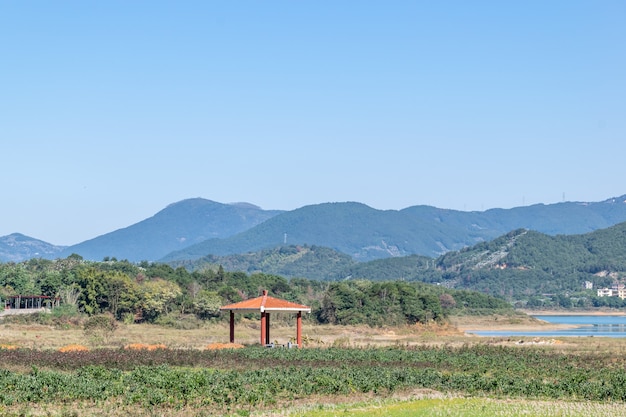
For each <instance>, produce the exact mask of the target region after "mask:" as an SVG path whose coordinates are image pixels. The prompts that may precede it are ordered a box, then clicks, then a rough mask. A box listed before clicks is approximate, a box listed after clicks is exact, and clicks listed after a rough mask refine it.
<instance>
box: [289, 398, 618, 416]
mask: <svg viewBox="0 0 626 417" xmlns="http://www.w3.org/2000/svg"><path fill="white" fill-rule="evenodd" d="M625 413H626V407H625V406H624V405H623V404H602V403H590V402H572V401H532V400H519V399H515V400H511V399H508V400H499V399H490V398H430V399H419V400H409V401H400V402H389V401H387V402H380V403H373V402H371V403H363V404H353V405H348V406H346V405H344V406H336V407H332V408H327V409H321V410H312V409H310V410H300V411H294V412H293V413H292V414H290V415H291V416H306V417H336V416H337V417H338V416H346V415H349V416H353V417H359V416H363V417H366V416H367V417H377V416H380V417H383V416H386V417H422V416H423V417H491V416H500V417H528V416H533V417H622V416H624V414H625Z"/></svg>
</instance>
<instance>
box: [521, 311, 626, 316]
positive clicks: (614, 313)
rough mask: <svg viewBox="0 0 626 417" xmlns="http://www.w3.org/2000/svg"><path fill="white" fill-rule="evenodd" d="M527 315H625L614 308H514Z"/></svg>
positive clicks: (625, 314)
mask: <svg viewBox="0 0 626 417" xmlns="http://www.w3.org/2000/svg"><path fill="white" fill-rule="evenodd" d="M516 311H519V312H520V313H524V314H526V315H528V316H626V311H614V310H608V311H607V310H575V311H569V310H516Z"/></svg>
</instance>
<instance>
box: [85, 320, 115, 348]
mask: <svg viewBox="0 0 626 417" xmlns="http://www.w3.org/2000/svg"><path fill="white" fill-rule="evenodd" d="M83 330H84V331H85V335H87V336H89V337H92V338H97V339H101V340H103V341H104V342H106V341H107V340H108V339H109V337H111V336H112V335H113V333H114V332H115V330H117V321H116V320H115V317H113V316H112V315H110V314H101V315H97V316H91V317H89V318H88V319H87V321H86V322H85V325H84V326H83Z"/></svg>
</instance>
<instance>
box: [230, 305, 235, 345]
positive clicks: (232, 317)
mask: <svg viewBox="0 0 626 417" xmlns="http://www.w3.org/2000/svg"><path fill="white" fill-rule="evenodd" d="M230 343H235V313H234V312H233V310H230Z"/></svg>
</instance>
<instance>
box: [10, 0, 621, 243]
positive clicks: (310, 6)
mask: <svg viewBox="0 0 626 417" xmlns="http://www.w3.org/2000/svg"><path fill="white" fill-rule="evenodd" d="M625 22H626V2H624V1H623V0H618V1H610V0H602V1H592V0H589V1H576V0H563V1H558V0H554V1H544V0H541V1H516V2H513V1H465V0H463V1H419V0H412V1H363V0H358V1H309V2H303V1H209V0H202V1H155V0H150V1H114V0H107V1H99V2H95V1H91V2H90V1H82V0H81V1H47V0H46V1H43V0H42V1H22V0H0V146H1V148H0V149H1V150H2V151H1V161H2V162H1V164H0V178H1V181H2V182H1V184H2V200H1V204H0V236H4V235H7V234H10V233H13V232H19V233H23V234H26V235H28V236H31V237H35V238H38V239H42V240H45V241H47V242H50V243H54V244H59V245H68V244H74V243H79V242H81V241H83V240H86V239H90V238H93V237H96V236H98V235H101V234H104V233H107V232H110V231H113V230H115V229H119V228H122V227H126V226H129V225H131V224H134V223H136V222H138V221H141V220H143V219H145V218H148V217H150V216H152V215H154V214H155V213H156V212H157V211H159V210H161V209H163V208H164V207H165V206H166V205H168V204H170V203H173V202H176V201H180V200H182V199H185V198H192V197H203V198H207V199H211V200H214V201H218V202H222V203H229V202H240V201H246V202H250V203H253V204H256V205H259V206H261V207H263V208H265V209H285V210H291V209H295V208H298V207H302V206H305V205H309V204H317V203H323V202H334V201H359V202H362V203H365V204H367V205H369V206H371V207H374V208H377V209H401V208H405V207H409V206H413V205H419V204H426V205H432V206H436V207H441V208H450V209H458V210H486V209H489V208H495V207H500V208H510V207H515V206H521V205H530V204H535V203H546V204H549V203H555V202H560V201H562V200H563V199H565V200H568V201H601V200H604V199H607V198H610V197H613V196H619V195H622V194H626V184H624V179H625V178H626V163H625V162H624V155H626V52H625V51H626V24H625Z"/></svg>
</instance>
